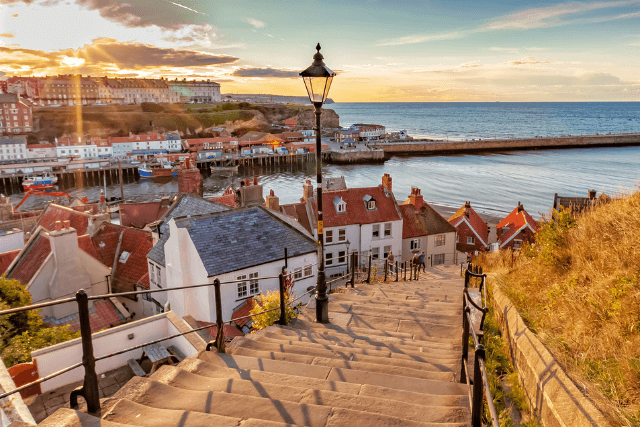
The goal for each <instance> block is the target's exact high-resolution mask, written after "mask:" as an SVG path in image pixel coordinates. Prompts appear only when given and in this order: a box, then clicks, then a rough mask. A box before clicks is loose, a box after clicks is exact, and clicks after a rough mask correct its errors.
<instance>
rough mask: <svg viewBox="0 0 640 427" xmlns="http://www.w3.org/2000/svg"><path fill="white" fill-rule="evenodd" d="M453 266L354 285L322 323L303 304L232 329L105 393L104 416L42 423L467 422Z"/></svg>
mask: <svg viewBox="0 0 640 427" xmlns="http://www.w3.org/2000/svg"><path fill="white" fill-rule="evenodd" d="M463 286H464V280H463V279H462V278H460V269H459V267H455V266H447V267H445V266H441V267H434V268H431V269H429V271H428V273H427V274H423V275H422V276H421V278H420V280H418V281H407V282H402V281H401V282H397V283H396V282H389V283H372V284H366V283H365V284H358V285H356V288H355V289H346V290H345V292H341V293H334V294H331V295H330V299H329V301H330V302H329V313H330V314H329V316H330V320H331V323H330V324H328V325H323V324H318V323H315V322H314V320H313V319H312V318H311V317H310V316H313V314H314V313H315V308H314V307H313V305H312V304H310V305H309V306H308V307H307V309H306V310H305V311H304V312H303V313H302V314H301V316H300V317H299V319H297V320H295V321H294V322H293V324H292V325H291V326H287V327H280V326H272V327H269V328H267V329H266V330H264V331H260V332H259V333H256V334H252V335H248V336H246V337H244V338H236V339H234V341H233V342H232V343H231V344H230V345H229V346H228V348H227V354H218V353H214V352H206V351H203V352H201V353H199V354H198V355H197V357H193V358H187V359H185V360H184V361H182V362H181V363H180V364H178V365H177V366H163V367H161V368H160V369H159V370H158V371H156V372H155V373H154V374H153V375H151V376H149V377H146V378H141V377H134V378H133V379H131V380H130V381H129V382H128V383H127V384H126V385H125V386H124V387H123V388H122V389H120V390H119V391H118V392H117V393H116V394H115V395H114V396H112V397H111V398H108V399H104V400H103V401H102V418H97V417H94V416H91V415H88V414H86V413H82V412H79V411H74V410H70V409H60V410H58V411H57V412H56V413H55V414H53V415H52V416H50V417H49V418H47V419H45V420H44V421H43V422H42V423H41V424H40V425H41V426H47V427H53V426H56V427H71V426H102V427H120V426H149V427H150V426H154V427H165V426H166V427H169V426H180V427H195V426H205V425H212V426H213V425H215V426H242V427H253V426H266V427H270V426H273V427H275V426H285V425H286V426H313V427H315V426H328V427H332V426H349V427H357V426H367V427H378V426H407V427H414V426H415V427H417V426H434V427H435V426H439V427H445V426H446V427H458V426H468V425H469V420H470V411H469V402H468V394H467V386H466V385H463V384H459V383H458V381H457V380H458V376H459V375H460V355H461V346H460V339H461V338H460V337H461V323H462V313H461V311H462V309H461V307H462V304H461V303H462V289H463Z"/></svg>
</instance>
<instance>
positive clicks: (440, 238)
mask: <svg viewBox="0 0 640 427" xmlns="http://www.w3.org/2000/svg"><path fill="white" fill-rule="evenodd" d="M446 244H447V235H446V234H436V235H435V236H434V238H433V245H434V246H444V245H446Z"/></svg>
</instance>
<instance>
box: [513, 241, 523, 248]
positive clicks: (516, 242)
mask: <svg viewBox="0 0 640 427" xmlns="http://www.w3.org/2000/svg"><path fill="white" fill-rule="evenodd" d="M521 247H522V240H517V239H514V240H513V249H520V248H521Z"/></svg>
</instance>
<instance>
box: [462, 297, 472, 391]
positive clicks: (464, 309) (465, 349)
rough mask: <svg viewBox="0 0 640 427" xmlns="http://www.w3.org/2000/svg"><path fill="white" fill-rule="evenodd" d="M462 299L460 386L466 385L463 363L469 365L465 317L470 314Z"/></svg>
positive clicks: (467, 323) (467, 329)
mask: <svg viewBox="0 0 640 427" xmlns="http://www.w3.org/2000/svg"><path fill="white" fill-rule="evenodd" d="M464 298H466V297H463V301H462V305H463V307H462V363H461V366H462V368H461V370H460V382H461V383H462V384H466V383H467V370H466V369H465V368H464V366H465V365H464V362H467V363H469V318H468V317H467V314H468V313H471V308H470V307H465V305H466V300H465V299H464Z"/></svg>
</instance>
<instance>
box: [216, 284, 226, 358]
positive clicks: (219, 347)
mask: <svg viewBox="0 0 640 427" xmlns="http://www.w3.org/2000/svg"><path fill="white" fill-rule="evenodd" d="M213 287H214V289H215V297H216V325H218V333H217V334H216V351H217V352H218V353H224V352H225V348H224V323H222V297H221V296H220V279H216V280H214V281H213Z"/></svg>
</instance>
